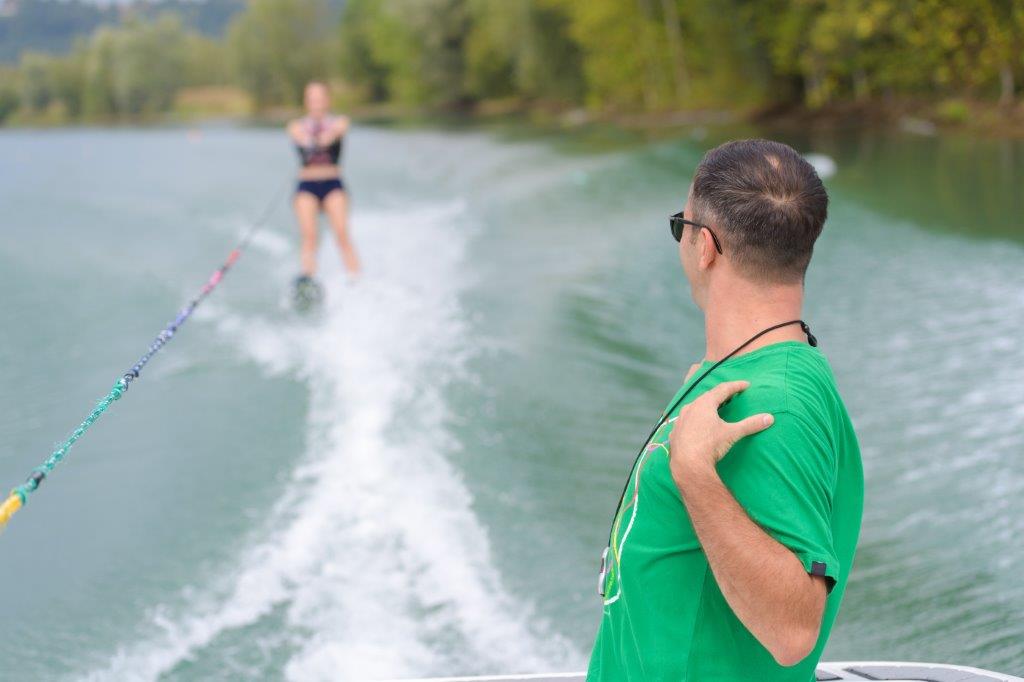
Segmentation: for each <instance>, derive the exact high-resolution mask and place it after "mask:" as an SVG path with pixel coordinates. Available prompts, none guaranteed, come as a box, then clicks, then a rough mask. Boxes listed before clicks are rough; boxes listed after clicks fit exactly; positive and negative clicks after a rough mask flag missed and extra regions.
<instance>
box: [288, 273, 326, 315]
mask: <svg viewBox="0 0 1024 682" xmlns="http://www.w3.org/2000/svg"><path fill="white" fill-rule="evenodd" d="M323 300H324V290H323V287H321V286H320V283H319V282H317V281H316V280H315V279H313V278H312V277H310V276H309V275H300V276H298V277H296V278H295V284H294V285H293V287H292V304H293V305H294V306H295V309H296V310H298V311H299V312H300V313H304V312H307V311H310V310H313V309H314V308H317V307H319V305H320V303H321V302H322V301H323Z"/></svg>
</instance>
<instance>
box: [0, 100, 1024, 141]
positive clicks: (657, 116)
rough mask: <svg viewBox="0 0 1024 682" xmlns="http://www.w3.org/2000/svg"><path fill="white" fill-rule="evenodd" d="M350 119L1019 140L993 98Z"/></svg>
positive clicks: (72, 124) (1023, 135) (1009, 113)
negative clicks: (813, 106) (763, 129)
mask: <svg viewBox="0 0 1024 682" xmlns="http://www.w3.org/2000/svg"><path fill="white" fill-rule="evenodd" d="M338 109H339V110H340V111H344V112H345V113H346V114H347V115H349V116H351V117H352V118H353V119H354V120H355V121H357V122H362V123H379V124H383V125H435V124H441V125H451V124H453V123H457V122H466V123H469V124H471V125H472V124H487V123H493V122H502V121H516V122H522V123H526V124H530V125H537V126H538V127H541V128H545V129H549V130H564V131H572V130H576V129H580V128H584V127H587V126H591V125H610V126H613V127H616V128H620V129H622V130H625V131H629V132H639V133H651V134H655V135H659V134H668V135H671V134H672V133H673V131H679V130H686V129H692V128H694V127H702V126H707V127H716V126H721V125H741V124H748V125H753V126H758V127H760V126H765V127H771V128H776V129H782V130H787V129H800V130H808V129H811V130H818V131H830V130H902V131H904V132H909V133H914V134H920V135H937V134H947V133H961V134H962V133H968V134H973V135H979V136H983V137H989V138H1009V139H1024V103H1019V104H1016V105H1014V106H1013V107H1012V108H1009V109H1008V108H1006V107H1003V106H1000V105H998V104H996V103H994V102H990V101H967V100H960V99H957V100H946V101H943V102H933V101H927V100H909V99H906V100H899V101H892V102H879V101H866V102H848V103H839V104H831V105H828V106H824V107H821V108H818V109H810V108H807V107H803V106H777V107H766V108H762V109H755V110H750V111H738V110H728V109H696V110H677V111H663V112H654V113H643V112H596V111H590V110H587V109H583V108H570V107H565V106H552V105H544V104H540V105H538V104H527V103H522V102H514V101H484V102H481V103H479V104H478V105H477V106H475V107H473V108H471V109H466V110H448V111H443V110H432V109H419V110H417V109H410V108H403V107H399V106H395V105H392V104H388V103H383V104H377V105H373V104H370V105H367V104H353V105H350V106H347V107H346V106H340V107H338ZM299 115H301V112H300V110H298V109H287V108H277V109H273V110H268V111H264V112H259V113H255V114H242V113H231V114H225V112H223V111H216V112H209V113H207V112H203V111H190V112H188V113H176V112H167V113H165V114H162V115H154V116H148V117H143V118H135V119H107V120H103V119H96V120H81V121H48V120H46V118H45V117H38V118H36V119H34V120H17V119H15V120H9V121H6V122H5V124H3V125H0V130H2V129H5V128H6V129H9V130H25V129H41V130H45V129H59V128H93V127H100V128H107V127H110V128H121V127H182V128H187V127H192V126H208V125H217V124H224V125H251V126H258V127H264V126H266V127H271V126H278V125H284V124H285V123H286V122H287V120H288V119H290V118H292V117H294V116H299Z"/></svg>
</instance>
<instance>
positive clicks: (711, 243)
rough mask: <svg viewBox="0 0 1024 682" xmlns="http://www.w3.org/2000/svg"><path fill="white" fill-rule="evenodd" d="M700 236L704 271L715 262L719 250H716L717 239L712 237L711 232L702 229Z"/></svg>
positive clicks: (701, 259)
mask: <svg viewBox="0 0 1024 682" xmlns="http://www.w3.org/2000/svg"><path fill="white" fill-rule="evenodd" d="M699 234H700V236H699V237H698V239H700V267H701V269H702V270H706V269H708V268H709V267H711V264H712V263H714V262H715V257H716V256H718V249H716V248H715V239H714V237H712V236H711V231H710V230H708V229H707V228H704V227H702V228H700V233H699Z"/></svg>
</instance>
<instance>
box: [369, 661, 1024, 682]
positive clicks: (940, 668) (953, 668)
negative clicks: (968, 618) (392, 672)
mask: <svg viewBox="0 0 1024 682" xmlns="http://www.w3.org/2000/svg"><path fill="white" fill-rule="evenodd" d="M815 677H816V678H817V680H819V681H820V682H839V681H842V682H847V681H852V680H859V681H860V682H864V681H865V680H886V681H887V682H1024V678H1022V677H1015V676H1013V675H1006V674H1003V673H995V672H992V671H990V670H982V669H980V668H969V667H966V666H959V665H942V664H939V663H907V662H902V661H846V662H836V663H820V664H819V665H818V669H817V674H816V675H815ZM585 679H586V675H585V674H584V673H538V674H532V675H490V676H483V677H430V678H417V679H406V680H390V681H389V682H584V681H585Z"/></svg>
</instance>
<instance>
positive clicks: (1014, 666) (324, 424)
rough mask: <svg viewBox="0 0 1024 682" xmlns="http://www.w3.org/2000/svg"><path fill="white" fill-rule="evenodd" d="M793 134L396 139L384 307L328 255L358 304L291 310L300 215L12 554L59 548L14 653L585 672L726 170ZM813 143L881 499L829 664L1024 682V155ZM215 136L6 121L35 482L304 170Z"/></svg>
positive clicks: (824, 290) (812, 136)
mask: <svg viewBox="0 0 1024 682" xmlns="http://www.w3.org/2000/svg"><path fill="white" fill-rule="evenodd" d="M755 132H756V131H753V130H750V129H743V130H740V129H733V130H718V131H715V130H708V131H703V132H702V133H701V134H699V135H689V134H684V135H683V137H681V138H678V139H669V140H666V139H661V140H657V141H647V142H644V141H638V140H637V139H636V136H631V135H627V134H623V133H617V132H609V131H607V130H599V129H595V130H592V131H588V132H586V133H585V134H580V135H576V136H572V137H565V136H556V135H551V134H548V135H541V136H538V135H536V134H535V133H534V132H533V131H526V130H523V129H518V130H514V131H511V132H510V131H509V130H504V131H501V132H500V134H494V133H483V132H471V133H465V132H456V131H447V132H439V131H424V130H418V131H417V130H413V131H409V130H405V131H400V130H385V129H367V128H357V129H356V130H355V131H354V133H353V135H352V139H351V140H350V144H349V145H347V153H348V154H349V156H348V157H347V169H346V173H347V178H346V179H347V181H349V182H350V183H351V186H352V187H353V200H354V207H355V208H354V213H353V226H354V230H355V238H356V239H357V241H358V242H359V244H360V246H361V248H363V249H364V250H365V252H366V254H367V274H366V279H365V286H363V287H361V288H356V289H351V290H350V289H346V288H344V287H341V286H340V270H339V266H338V263H337V257H336V255H335V253H334V251H333V249H332V248H331V243H330V241H325V245H326V246H327V248H326V249H325V254H324V259H325V272H326V273H327V277H329V278H330V277H333V276H334V275H338V280H339V281H338V282H333V281H332V282H330V283H329V287H328V288H329V293H330V294H331V297H332V298H331V300H332V303H331V305H330V306H329V307H328V309H327V311H326V316H325V318H324V319H323V320H320V321H319V322H317V323H316V324H308V323H306V322H302V321H297V320H294V319H292V318H291V317H290V316H289V313H288V312H287V311H286V310H282V309H281V308H280V307H279V305H278V302H279V301H280V300H281V297H282V291H284V290H285V288H286V287H287V283H288V281H289V279H290V277H291V276H292V275H293V274H294V269H295V263H296V259H297V255H296V244H295V239H294V232H293V229H294V228H293V225H292V222H291V218H290V216H289V215H288V214H287V212H286V210H284V209H286V207H284V206H282V209H283V210H282V211H281V212H279V214H278V215H277V216H276V217H275V219H274V220H273V221H272V224H271V228H270V230H269V232H268V233H267V234H266V235H264V237H262V238H261V239H260V240H258V241H257V242H256V243H255V244H254V249H253V250H252V251H251V252H250V253H249V254H247V255H246V259H245V261H243V262H242V263H240V265H239V267H238V268H237V269H236V270H235V271H234V272H233V273H232V276H231V279H230V281H229V282H228V283H226V284H225V286H224V287H222V290H219V291H218V295H217V297H216V298H214V299H211V301H210V306H209V308H207V309H205V312H204V313H203V314H202V315H201V316H200V317H199V318H198V319H197V320H195V321H194V323H190V324H191V325H193V326H191V327H190V328H188V329H187V330H185V331H184V332H183V333H182V334H180V335H178V336H177V337H176V338H175V340H174V343H173V344H172V345H171V346H170V347H169V348H168V350H167V351H166V352H165V353H163V354H162V355H163V357H161V358H159V359H158V360H156V361H154V364H153V365H152V366H151V368H150V369H151V374H150V375H149V376H148V377H147V379H146V382H145V383H141V384H139V386H138V387H137V388H133V389H132V394H131V395H130V397H129V399H128V400H122V401H120V402H119V403H118V405H117V408H116V412H112V413H111V415H110V416H109V417H108V418H105V420H106V421H105V422H104V423H101V424H98V425H97V426H96V427H95V429H94V430H93V431H90V434H89V439H88V440H86V439H83V441H82V442H81V443H80V444H79V446H76V450H75V452H74V453H73V455H72V456H71V457H70V458H69V460H68V462H67V463H66V464H65V465H63V468H62V470H61V471H60V472H59V474H57V475H55V476H54V477H53V478H52V480H49V481H48V482H47V486H46V488H45V489H44V490H42V491H41V492H40V494H39V495H38V497H37V498H36V499H34V500H33V503H32V505H31V506H30V507H29V508H28V509H27V510H26V511H24V512H23V513H22V514H20V515H19V517H18V519H17V520H16V523H15V524H14V526H12V528H11V529H9V530H8V532H7V533H6V534H5V535H4V536H3V537H2V538H0V542H2V543H3V545H4V552H5V553H10V556H16V557H18V558H19V559H18V561H17V562H13V563H11V562H6V563H5V564H4V565H3V566H2V567H0V600H2V601H3V603H4V604H5V607H6V609H7V613H8V618H7V619H5V620H3V621H0V660H5V661H6V660H18V661H19V665H20V666H21V669H22V672H23V673H24V675H25V676H27V677H29V678H51V677H54V676H56V675H61V674H66V675H70V676H72V677H75V676H82V675H84V674H86V673H87V672H88V671H94V677H95V678H96V679H154V678H155V677H157V676H158V675H160V674H163V675H165V676H166V678H168V679H189V678H194V677H197V676H198V677H203V678H204V679H209V678H218V677H220V678H224V679H230V678H232V676H234V678H238V677H239V676H241V677H270V678H276V677H286V678H287V677H290V678H294V679H321V678H322V679H330V678H331V677H332V675H331V674H330V673H329V672H328V671H329V670H333V671H334V672H335V673H336V674H342V673H343V674H344V676H345V677H346V678H357V677H359V676H360V675H364V676H374V675H386V674H395V673H401V674H429V673H433V674H440V673H444V672H448V673H451V674H456V673H474V672H499V671H507V672H528V671H535V670H538V669H540V668H552V669H571V668H579V667H582V665H583V663H584V660H585V657H586V654H587V653H588V651H589V646H590V643H591V640H592V637H593V633H594V630H595V628H596V625H597V621H598V617H599V611H600V602H599V601H598V599H597V597H596V595H595V593H594V580H595V575H594V571H595V566H596V561H597V556H598V554H599V552H600V550H601V549H602V548H603V543H604V539H605V534H606V533H607V530H608V528H607V524H608V521H609V518H610V516H611V513H612V508H613V506H614V503H615V501H616V499H617V495H618V492H619V490H620V489H621V485H622V477H623V476H625V474H626V471H627V469H628V467H629V464H630V462H631V455H632V453H633V452H635V449H636V447H637V440H638V439H640V438H642V437H643V436H644V435H645V433H646V431H647V428H649V425H650V422H651V421H652V420H653V419H654V418H655V417H656V416H657V414H658V410H660V409H661V407H662V406H663V405H664V402H665V400H666V399H667V398H668V397H669V396H670V395H671V393H672V392H673V391H674V390H675V389H676V388H677V386H678V384H679V382H680V381H681V378H682V376H683V374H684V373H685V371H686V369H687V368H688V367H689V365H690V363H692V362H694V361H696V360H698V359H699V355H700V353H701V349H702V342H703V334H702V328H701V319H700V317H699V315H698V313H697V311H696V310H695V309H694V308H693V306H692V304H691V303H690V299H689V293H688V292H687V291H686V288H685V284H684V282H683V278H682V275H681V273H680V272H679V266H678V262H677V258H676V252H675V248H674V246H675V244H674V242H673V241H672V240H671V238H670V236H669V234H668V228H667V225H666V217H667V216H668V215H669V214H670V213H673V212H675V211H677V210H679V207H680V205H681V203H682V200H683V195H684V193H685V191H686V187H687V184H688V181H689V173H690V172H692V169H693V167H694V166H695V164H696V163H697V162H698V161H699V159H700V157H701V155H702V154H703V152H704V151H705V149H706V148H707V147H709V146H711V145H713V144H715V143H716V142H718V141H719V140H721V139H724V138H725V137H729V136H736V135H750V134H754V133H755ZM513 133H514V134H513ZM779 136H780V137H782V138H783V139H784V140H785V141H788V142H790V143H792V144H794V145H795V146H796V147H797V148H798V149H800V150H801V151H805V152H814V153H818V154H822V155H825V156H827V157H828V158H829V159H831V160H832V161H833V162H834V163H835V165H836V171H835V174H834V175H833V176H832V177H830V178H829V179H828V180H827V184H828V186H829V190H830V193H831V196H832V205H831V210H830V220H829V223H828V225H827V226H826V231H825V234H824V236H823V238H822V240H821V242H820V243H819V245H818V248H817V250H816V254H815V259H814V263H813V264H812V268H811V271H810V273H809V276H808V310H807V315H806V317H807V318H809V319H810V320H811V322H812V326H813V327H814V330H815V333H816V335H817V336H818V338H819V339H820V341H821V347H822V349H823V350H824V351H825V353H826V354H827V355H828V357H829V358H830V360H831V362H832V364H833V367H834V369H835V373H836V375H837V379H838V382H839V386H840V388H841V390H842V392H843V394H844V396H845V397H846V400H847V403H848V406H849V409H850V412H851V415H852V416H853V418H854V422H855V424H856V427H857V429H858V433H859V435H860V438H861V443H862V446H863V453H864V458H865V470H866V476H867V496H868V498H867V506H866V514H865V521H864V529H863V534H862V543H861V548H860V553H859V555H858V558H857V562H856V565H855V568H854V573H853V575H852V577H851V582H850V584H849V587H848V591H847V597H846V602H845V605H844V608H843V610H842V611H841V613H840V616H839V620H838V621H837V625H836V629H835V630H834V633H833V638H832V641H831V643H830V646H829V649H828V651H827V652H826V655H827V657H829V658H833V659H836V658H842V659H848V658H874V659H886V658H890V659H915V660H936V661H948V662H958V663H964V664H971V665H979V666H983V667H991V668H995V669H1004V670H1006V671H1008V672H1013V671H1020V670H1021V669H1022V668H1024V646H1022V642H1024V619H1022V618H1021V617H1020V614H1021V613H1024V584H1022V583H1021V582H1020V581H1018V580H1016V576H1015V573H1014V571H1015V567H1016V566H1017V565H1019V564H1021V563H1022V562H1024V545H1022V544H1021V543H1020V542H1018V541H1017V539H1018V538H1019V537H1021V536H1022V535H1024V459H1022V458H1021V457H1020V452H1021V451H1022V449H1024V407H1022V404H1021V400H1020V396H1021V391H1020V386H1021V385H1024V348H1022V346H1021V345H1020V343H1019V342H1018V340H1019V335H1020V330H1021V329H1022V328H1024V246H1022V244H1021V234H1020V221H1019V219H1018V218H1017V217H1018V216H1019V215H1020V214H1021V212H1022V211H1021V209H1022V205H1021V201H1022V199H1021V197H1020V193H1019V191H1018V188H1019V187H1020V186H1021V171H1022V163H1024V152H1022V147H1021V145H1020V143H1011V142H1002V141H996V140H984V141H977V140H974V141H972V140H968V139H965V138H954V137H951V138H945V137H937V138H924V137H913V136H908V135H905V134H891V133H863V134H856V135H855V134H845V133H842V134H840V133H828V134H826V133H801V134H799V135H797V134H793V133H780V134H779ZM184 139H185V138H184V133H183V132H182V131H174V130H170V131H155V130H150V131H129V130H119V131H99V130H92V131H63V132H49V133H45V134H43V133H4V134H2V135H0V164H3V166H2V167H0V173H2V176H3V178H4V180H5V182H4V183H2V184H0V205H3V206H4V207H5V215H4V217H3V219H2V220H3V222H4V238H3V239H2V240H0V284H2V285H3V286H4V287H5V290H6V291H8V292H10V295H9V297H8V298H9V306H8V326H7V327H6V331H5V333H4V334H3V335H0V359H3V362H0V383H2V384H3V385H5V386H15V387H18V389H17V390H12V391H9V392H7V393H4V394H2V395H0V414H3V415H5V416H4V417H3V418H0V435H2V438H0V470H2V471H0V472H2V473H3V479H4V480H7V481H9V482H10V483H13V482H16V481H17V480H20V478H21V476H23V475H24V473H25V472H26V471H28V470H29V469H30V468H31V467H32V466H34V465H35V464H36V463H37V461H38V460H39V459H40V458H41V457H40V456H41V455H42V456H45V452H46V451H47V446H48V445H49V443H50V442H51V441H53V440H56V439H57V438H58V437H59V436H61V435H62V434H63V433H64V431H65V429H66V428H67V426H68V425H69V424H71V423H77V420H78V419H80V418H81V414H80V412H81V411H82V409H83V408H84V406H87V405H89V404H90V402H91V401H92V400H93V399H94V398H95V395H96V394H98V393H99V392H101V391H102V389H104V388H105V387H106V386H107V385H108V384H109V380H110V378H111V377H113V376H116V375H117V374H118V373H119V372H120V371H123V365H124V364H125V363H126V362H130V361H134V358H135V356H136V355H137V351H138V350H139V348H140V347H143V346H144V345H145V343H148V341H149V340H150V338H151V336H152V333H153V331H154V330H155V329H157V328H158V327H159V325H161V324H163V323H165V322H166V319H167V317H168V315H169V314H170V313H171V312H172V311H173V310H174V309H176V307H177V306H178V305H179V304H180V302H181V301H182V300H183V299H184V298H185V297H186V296H188V295H190V294H191V293H192V288H191V287H192V285H193V284H194V283H197V282H201V281H202V280H203V278H205V276H206V275H207V274H208V270H209V269H210V267H212V266H214V265H215V264H216V262H217V260H218V259H219V258H220V257H221V255H222V253H223V251H224V249H225V248H227V247H228V246H230V244H231V242H232V240H233V238H234V237H235V235H236V234H237V233H238V231H239V229H240V228H241V227H242V226H243V225H244V223H245V219H246V218H247V216H248V211H249V210H250V207H251V206H252V205H253V204H255V203H259V202H258V201H254V198H257V199H258V197H260V196H264V195H265V194H266V193H267V192H270V191H272V190H273V189H274V188H276V187H278V186H279V185H280V183H281V181H282V179H283V177H282V174H283V173H284V170H287V171H288V173H290V172H291V170H292V164H293V163H294V160H293V159H292V157H291V152H290V150H289V149H288V145H287V143H286V141H285V140H284V138H283V136H282V135H281V134H280V133H278V132H277V131H258V130H231V129H224V130H211V131H208V132H207V133H205V134H204V135H203V136H202V137H200V138H196V139H194V140H192V141H190V142H188V144H185V143H183V140H184ZM57 157H59V158H62V159H64V161H65V168H64V174H65V178H66V180H67V182H66V184H65V185H63V186H62V187H63V189H60V190H59V191H55V189H54V187H53V184H52V177H51V170H52V159H53V158H57ZM153 158H160V159H162V160H163V162H162V163H159V164H153V163H151V162H149V161H147V160H149V159H153ZM15 170H17V172H14V171H15ZM55 244H56V245H59V248H54V246H53V245H55ZM41 254H43V255H41ZM317 325H319V326H317ZM41 367H42V368H47V370H48V371H47V372H40V371H38V370H39V368H41ZM183 500H187V503H183ZM69 567H73V568H69ZM96 613H103V614H104V618H103V619H102V621H101V622H97V619H96V615H95V614H96ZM54 642H59V643H60V647H59V651H58V652H56V653H54V651H53V646H52V645H53V643H54ZM526 656H530V657H531V658H530V660H528V659H527V658H525V657H526ZM517 665H518V666H519V668H517ZM338 671H342V672H340V673H339V672H338Z"/></svg>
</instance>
